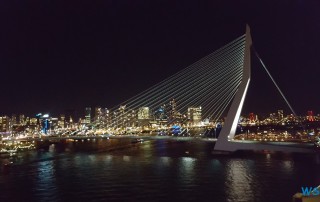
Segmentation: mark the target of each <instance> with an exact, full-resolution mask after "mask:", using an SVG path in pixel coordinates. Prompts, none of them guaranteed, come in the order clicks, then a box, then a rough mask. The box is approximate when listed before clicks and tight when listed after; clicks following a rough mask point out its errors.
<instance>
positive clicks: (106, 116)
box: [104, 108, 111, 126]
mask: <svg viewBox="0 0 320 202" xmlns="http://www.w3.org/2000/svg"><path fill="white" fill-rule="evenodd" d="M104 124H105V125H106V126H110V125H111V114H110V110H109V109H108V108H104Z"/></svg>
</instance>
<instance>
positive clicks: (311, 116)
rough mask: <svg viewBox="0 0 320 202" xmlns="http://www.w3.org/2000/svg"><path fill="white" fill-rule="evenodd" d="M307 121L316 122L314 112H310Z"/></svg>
mask: <svg viewBox="0 0 320 202" xmlns="http://www.w3.org/2000/svg"><path fill="white" fill-rule="evenodd" d="M307 120H308V121H314V116H313V111H308V116H307Z"/></svg>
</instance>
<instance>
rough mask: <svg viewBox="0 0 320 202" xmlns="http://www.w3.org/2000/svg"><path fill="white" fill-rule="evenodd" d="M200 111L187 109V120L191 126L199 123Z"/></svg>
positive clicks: (192, 108)
mask: <svg viewBox="0 0 320 202" xmlns="http://www.w3.org/2000/svg"><path fill="white" fill-rule="evenodd" d="M201 116H202V109H201V107H188V119H189V120H190V121H191V123H193V124H198V123H200V122H201Z"/></svg>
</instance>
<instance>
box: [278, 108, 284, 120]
mask: <svg viewBox="0 0 320 202" xmlns="http://www.w3.org/2000/svg"><path fill="white" fill-rule="evenodd" d="M278 120H279V121H283V110H278Z"/></svg>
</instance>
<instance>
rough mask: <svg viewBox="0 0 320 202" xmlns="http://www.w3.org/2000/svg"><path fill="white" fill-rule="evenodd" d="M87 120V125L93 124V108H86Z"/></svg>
mask: <svg viewBox="0 0 320 202" xmlns="http://www.w3.org/2000/svg"><path fill="white" fill-rule="evenodd" d="M85 119H86V121H85V122H86V123H87V124H89V123H91V107H86V109H85Z"/></svg>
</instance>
